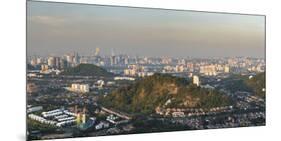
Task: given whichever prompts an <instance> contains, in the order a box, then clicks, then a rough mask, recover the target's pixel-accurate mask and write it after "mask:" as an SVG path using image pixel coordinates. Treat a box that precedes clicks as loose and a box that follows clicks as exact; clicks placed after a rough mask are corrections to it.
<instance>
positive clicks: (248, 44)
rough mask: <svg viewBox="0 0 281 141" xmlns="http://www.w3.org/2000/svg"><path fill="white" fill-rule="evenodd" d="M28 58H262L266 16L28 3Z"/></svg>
mask: <svg viewBox="0 0 281 141" xmlns="http://www.w3.org/2000/svg"><path fill="white" fill-rule="evenodd" d="M27 8H28V9H27V53H28V56H31V55H42V56H47V55H63V54H66V53H71V52H73V51H76V52H79V53H80V54H85V55H87V54H88V55H90V54H93V53H94V51H95V48H96V47H99V48H100V49H101V54H103V55H110V54H111V52H112V51H113V52H114V54H121V53H122V54H128V55H139V56H171V57H204V58H205V57H234V56H247V57H264V50H265V46H264V42H265V40H264V39H265V17H264V16H253V15H238V14H222V13H206V12H192V11H172V10H161V9H143V8H128V7H110V6H98V5H83V4H66V3H48V2H28V3H27Z"/></svg>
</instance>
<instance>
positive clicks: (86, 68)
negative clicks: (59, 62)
mask: <svg viewBox="0 0 281 141" xmlns="http://www.w3.org/2000/svg"><path fill="white" fill-rule="evenodd" d="M61 74H62V75H75V76H103V77H108V76H114V74H113V73H111V72H108V71H107V70H105V69H104V68H101V67H98V66H96V65H93V64H79V65H78V66H76V67H72V68H67V69H65V70H64V71H63V72H62V73H61Z"/></svg>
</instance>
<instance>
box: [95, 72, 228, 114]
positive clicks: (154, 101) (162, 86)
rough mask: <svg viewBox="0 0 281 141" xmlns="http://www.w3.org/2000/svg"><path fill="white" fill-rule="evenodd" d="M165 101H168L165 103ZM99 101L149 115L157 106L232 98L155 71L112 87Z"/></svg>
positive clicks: (218, 102) (223, 102) (197, 104)
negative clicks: (122, 85)
mask: <svg viewBox="0 0 281 141" xmlns="http://www.w3.org/2000/svg"><path fill="white" fill-rule="evenodd" d="M168 100H170V101H171V102H169V104H165V103H166V102H167V101H168ZM101 103H102V104H103V105H104V106H107V107H109V108H113V109H116V110H119V111H124V112H128V113H144V114H150V113H153V112H154V111H155V108H156V107H158V106H161V107H163V106H165V107H167V108H168V107H170V108H195V107H200V108H211V107H217V106H225V105H229V104H230V103H231V101H230V100H229V99H228V98H227V97H226V96H224V95H222V94H221V93H219V92H218V91H215V90H210V89H204V88H200V87H197V86H194V85H192V84H189V82H188V81H187V80H185V79H184V78H178V77H174V76H170V75H164V74H155V75H153V76H149V77H145V78H143V79H141V80H139V81H137V82H136V83H134V84H132V85H130V86H127V87H122V88H119V89H117V90H115V91H114V92H112V93H111V94H109V95H107V96H106V97H104V98H102V99H101Z"/></svg>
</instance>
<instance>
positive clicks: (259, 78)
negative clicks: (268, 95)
mask: <svg viewBox="0 0 281 141" xmlns="http://www.w3.org/2000/svg"><path fill="white" fill-rule="evenodd" d="M246 84H247V85H248V86H249V87H250V88H251V89H252V90H253V92H254V93H255V94H256V95H257V96H260V97H263V98H265V91H263V88H265V73H259V74H257V75H256V76H254V77H253V78H251V79H248V80H247V81H246Z"/></svg>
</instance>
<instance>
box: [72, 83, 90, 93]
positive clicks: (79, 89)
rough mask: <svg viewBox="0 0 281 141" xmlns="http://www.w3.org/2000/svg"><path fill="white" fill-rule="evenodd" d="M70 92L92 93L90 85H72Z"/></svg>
mask: <svg viewBox="0 0 281 141" xmlns="http://www.w3.org/2000/svg"><path fill="white" fill-rule="evenodd" d="M70 90H71V91H74V92H80V93H87V92H90V87H89V85H88V84H71V88H70Z"/></svg>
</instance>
